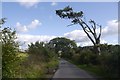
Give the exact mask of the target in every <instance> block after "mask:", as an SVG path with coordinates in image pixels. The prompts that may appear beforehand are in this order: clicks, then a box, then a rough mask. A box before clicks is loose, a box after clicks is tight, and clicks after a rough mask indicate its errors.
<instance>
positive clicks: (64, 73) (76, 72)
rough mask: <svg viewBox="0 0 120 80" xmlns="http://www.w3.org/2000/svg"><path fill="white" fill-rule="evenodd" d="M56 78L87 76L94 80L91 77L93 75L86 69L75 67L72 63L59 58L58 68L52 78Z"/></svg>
mask: <svg viewBox="0 0 120 80" xmlns="http://www.w3.org/2000/svg"><path fill="white" fill-rule="evenodd" d="M58 78H79V79H80V78H89V79H90V80H95V79H93V78H94V77H93V76H91V75H90V74H88V73H87V72H86V71H84V70H82V69H80V68H78V67H76V66H75V65H74V64H71V63H70V62H68V61H66V60H64V59H61V60H60V64H59V69H58V70H57V71H56V73H55V74H54V76H53V80H55V79H58Z"/></svg>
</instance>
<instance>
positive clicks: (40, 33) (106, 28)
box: [2, 0, 118, 48]
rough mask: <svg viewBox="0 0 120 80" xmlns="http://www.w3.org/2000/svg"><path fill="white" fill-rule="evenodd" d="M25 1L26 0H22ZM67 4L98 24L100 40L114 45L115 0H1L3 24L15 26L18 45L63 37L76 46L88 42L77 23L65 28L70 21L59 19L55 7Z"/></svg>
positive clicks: (58, 7) (116, 22)
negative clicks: (8, 0) (7, 0)
mask: <svg viewBox="0 0 120 80" xmlns="http://www.w3.org/2000/svg"><path fill="white" fill-rule="evenodd" d="M26 1H27V0H26ZM68 5H69V6H71V7H72V8H73V9H74V11H83V12H84V16H85V19H86V21H89V20H90V19H93V20H95V21H96V22H97V23H98V24H100V25H102V37H101V43H108V44H118V20H117V19H118V3H117V2H37V0H34V2H20V1H18V2H3V3H2V17H6V18H7V22H6V23H5V24H4V25H3V27H11V28H12V29H16V31H17V36H18V40H19V41H20V42H21V44H22V43H24V42H25V44H22V48H27V45H28V44H29V43H30V42H35V41H44V42H48V41H49V40H51V39H53V38H55V37H66V38H69V39H71V40H75V41H76V42H77V44H78V45H79V46H87V45H92V43H91V42H90V40H89V39H88V37H87V36H86V34H85V33H84V32H83V30H82V28H81V26H80V25H74V26H71V27H66V26H67V25H69V24H71V22H70V20H67V19H61V18H59V17H58V16H57V15H56V14H55V10H57V9H62V8H64V7H66V6H68Z"/></svg>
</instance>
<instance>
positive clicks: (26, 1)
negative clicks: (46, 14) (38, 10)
mask: <svg viewBox="0 0 120 80" xmlns="http://www.w3.org/2000/svg"><path fill="white" fill-rule="evenodd" d="M18 2H19V3H20V5H22V6H25V7H26V8H30V7H33V6H34V7H36V5H37V4H38V3H39V0H18Z"/></svg>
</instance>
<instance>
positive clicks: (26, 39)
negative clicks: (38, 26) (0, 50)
mask: <svg viewBox="0 0 120 80" xmlns="http://www.w3.org/2000/svg"><path fill="white" fill-rule="evenodd" d="M17 37H18V38H17V41H20V42H22V43H25V44H23V45H21V46H22V47H21V48H23V49H26V48H27V45H28V44H30V43H31V42H33V43H34V42H36V41H40V42H49V41H50V40H51V39H53V38H55V37H57V36H48V35H29V34H17Z"/></svg>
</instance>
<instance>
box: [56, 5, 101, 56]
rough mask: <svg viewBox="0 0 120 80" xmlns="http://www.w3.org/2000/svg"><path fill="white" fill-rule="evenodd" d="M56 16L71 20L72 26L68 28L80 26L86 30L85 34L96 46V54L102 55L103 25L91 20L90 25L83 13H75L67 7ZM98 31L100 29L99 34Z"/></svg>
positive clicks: (57, 12) (58, 11)
mask: <svg viewBox="0 0 120 80" xmlns="http://www.w3.org/2000/svg"><path fill="white" fill-rule="evenodd" d="M56 14H57V15H58V16H59V17H60V18H64V19H71V20H72V21H71V23H72V24H70V25H68V26H71V25H74V24H79V25H80V26H81V27H82V29H83V30H84V32H85V33H86V35H87V36H88V38H89V39H90V40H91V42H92V43H93V44H94V52H95V53H97V54H99V55H100V54H101V53H100V37H101V30H102V26H101V25H98V24H96V22H95V21H94V20H91V19H90V21H89V24H90V25H88V24H87V22H86V21H85V19H84V13H83V11H79V12H74V11H73V9H72V8H71V7H69V6H67V7H65V8H64V9H59V10H56ZM98 27H99V28H98ZM98 29H99V32H97V31H98Z"/></svg>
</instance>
